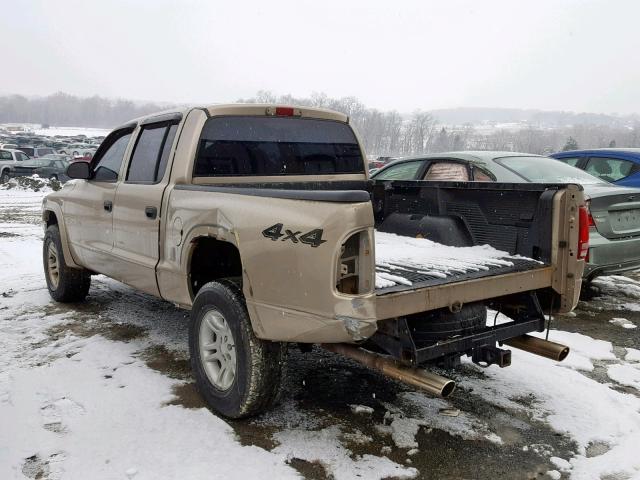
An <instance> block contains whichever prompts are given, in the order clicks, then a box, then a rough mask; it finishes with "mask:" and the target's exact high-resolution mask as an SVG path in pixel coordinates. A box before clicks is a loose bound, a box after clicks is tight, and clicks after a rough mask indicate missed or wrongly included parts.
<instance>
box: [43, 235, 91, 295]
mask: <svg viewBox="0 0 640 480" xmlns="http://www.w3.org/2000/svg"><path fill="white" fill-rule="evenodd" d="M42 261H43V264H44V276H45V279H46V280H47V288H48V289H49V294H50V295H51V297H52V298H53V299H54V300H56V301H57V302H62V303H67V302H80V301H82V300H84V299H85V297H86V296H87V294H88V293H89V287H90V286H91V275H90V274H89V272H88V271H87V270H84V269H79V268H71V267H68V266H67V263H66V262H65V261H64V254H63V252H62V240H61V239H60V230H59V229H58V225H51V226H49V227H48V228H47V231H46V233H45V235H44V242H43V243H42Z"/></svg>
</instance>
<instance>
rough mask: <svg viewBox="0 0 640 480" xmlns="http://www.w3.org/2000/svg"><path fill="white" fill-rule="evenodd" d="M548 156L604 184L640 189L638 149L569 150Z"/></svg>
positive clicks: (639, 155) (639, 156)
mask: <svg viewBox="0 0 640 480" xmlns="http://www.w3.org/2000/svg"><path fill="white" fill-rule="evenodd" d="M549 156H550V157H553V158H556V159H558V160H560V161H562V162H564V163H568V164H569V165H573V166H574V167H578V168H580V169H582V170H585V171H586V172H588V173H590V174H591V175H594V176H596V177H598V178H600V179H602V180H604V181H606V182H610V183H615V184H616V185H623V186H625V187H640V148H598V149H594V150H571V151H569V152H558V153H554V154H552V155H549Z"/></svg>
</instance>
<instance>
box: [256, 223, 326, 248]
mask: <svg viewBox="0 0 640 480" xmlns="http://www.w3.org/2000/svg"><path fill="white" fill-rule="evenodd" d="M283 228H284V225H283V224H282V223H276V224H275V225H271V226H270V227H269V228H265V229H264V230H263V231H262V235H264V236H265V237H267V238H270V239H271V240H273V241H274V242H276V241H278V240H280V239H282V241H283V242H284V241H286V240H291V241H292V242H293V243H304V244H305V245H311V246H312V247H314V248H315V247H319V246H320V245H322V244H323V243H324V242H326V240H323V239H322V229H321V228H316V229H314V230H311V231H310V232H307V233H304V234H302V235H300V234H301V233H302V232H301V231H299V230H298V231H293V230H289V229H287V228H285V229H284V233H282V229H283Z"/></svg>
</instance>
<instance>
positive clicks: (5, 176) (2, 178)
mask: <svg viewBox="0 0 640 480" xmlns="http://www.w3.org/2000/svg"><path fill="white" fill-rule="evenodd" d="M10 179H11V176H10V175H9V171H8V170H3V171H2V174H1V175H0V183H7V182H8V181H9V180H10Z"/></svg>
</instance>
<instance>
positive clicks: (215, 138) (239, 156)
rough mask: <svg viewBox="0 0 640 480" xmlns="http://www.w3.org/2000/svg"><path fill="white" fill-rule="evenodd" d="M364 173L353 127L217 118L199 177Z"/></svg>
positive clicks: (205, 134)
mask: <svg viewBox="0 0 640 480" xmlns="http://www.w3.org/2000/svg"><path fill="white" fill-rule="evenodd" d="M334 173H364V161H363V159H362V154H361V153H360V146H359V145H358V141H357V140H356V137H355V135H354V134H353V131H352V130H351V127H349V125H347V124H345V123H342V122H335V121H331V120H319V119H308V118H307V119H301V118H294V117H240V116H238V117H213V118H210V119H209V120H207V122H206V123H205V125H204V127H203V129H202V135H201V137H200V145H199V149H198V158H197V161H196V166H195V172H194V175H195V176H203V177H213V176H239V175H318V174H334Z"/></svg>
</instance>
